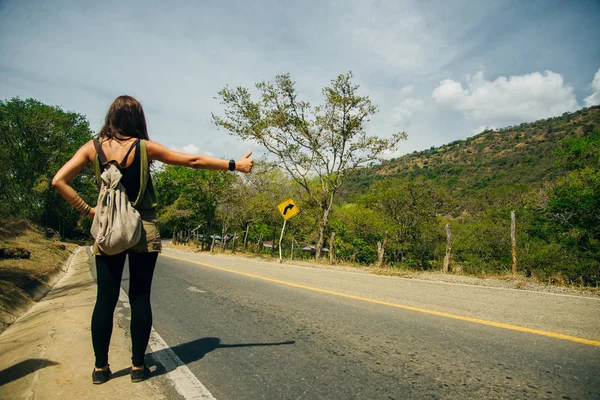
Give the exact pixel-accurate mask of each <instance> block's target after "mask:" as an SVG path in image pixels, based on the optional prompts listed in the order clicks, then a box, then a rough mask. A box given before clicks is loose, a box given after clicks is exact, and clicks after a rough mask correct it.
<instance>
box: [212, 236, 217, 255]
mask: <svg viewBox="0 0 600 400" xmlns="http://www.w3.org/2000/svg"><path fill="white" fill-rule="evenodd" d="M216 236H217V235H215V234H213V240H212V244H211V246H210V251H211V252H213V254H214V252H215V240H216Z"/></svg>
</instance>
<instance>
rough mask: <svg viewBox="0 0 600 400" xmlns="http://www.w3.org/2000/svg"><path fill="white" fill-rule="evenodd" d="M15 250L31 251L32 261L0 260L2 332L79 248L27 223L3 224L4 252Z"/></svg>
mask: <svg viewBox="0 0 600 400" xmlns="http://www.w3.org/2000/svg"><path fill="white" fill-rule="evenodd" d="M13 247H21V248H24V249H27V250H29V251H30V252H31V257H30V258H29V259H1V260H0V331H2V330H4V329H5V328H6V327H7V326H8V325H9V324H10V323H11V322H12V321H13V320H14V319H15V318H16V317H17V316H18V315H19V314H20V313H21V312H23V310H24V309H25V308H26V307H28V306H29V305H31V303H32V302H33V300H35V298H34V296H35V293H38V292H39V288H40V287H42V286H43V285H46V284H47V283H48V282H49V280H50V278H51V277H52V276H53V275H54V274H56V273H57V272H58V271H59V270H60V266H61V264H62V263H63V262H64V261H65V260H66V259H67V258H68V256H69V255H71V253H72V252H73V251H74V250H75V249H76V248H77V245H76V244H72V243H64V242H61V241H59V240H58V239H57V238H51V239H48V238H46V235H45V233H44V230H43V229H42V228H40V227H38V226H36V225H34V224H32V223H31V222H29V221H27V220H23V219H3V220H0V248H13Z"/></svg>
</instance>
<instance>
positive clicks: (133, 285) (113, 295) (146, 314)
mask: <svg viewBox="0 0 600 400" xmlns="http://www.w3.org/2000/svg"><path fill="white" fill-rule="evenodd" d="M125 255H126V254H125V253H121V254H117V255H114V256H96V273H97V281H98V295H97V297H96V306H95V307H94V313H93V314H92V344H93V346H94V354H95V355H96V368H102V367H104V366H106V364H108V346H109V344H110V337H111V335H112V329H113V314H114V312H115V307H116V306H117V301H118V300H119V291H120V287H121V277H122V275H123V267H124V266H125ZM157 258H158V253H156V252H154V253H130V254H129V304H130V305H131V324H130V329H131V345H132V346H131V347H132V357H131V361H132V362H133V365H134V366H136V367H140V366H142V365H144V354H145V352H146V346H148V340H149V339H150V330H151V329H152V308H151V307H150V289H151V286H152V275H153V274H154V267H155V266H156V259H157Z"/></svg>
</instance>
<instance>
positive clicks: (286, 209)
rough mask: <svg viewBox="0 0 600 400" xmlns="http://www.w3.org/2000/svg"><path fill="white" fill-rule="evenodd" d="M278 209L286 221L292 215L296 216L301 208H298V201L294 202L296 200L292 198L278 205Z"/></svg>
mask: <svg viewBox="0 0 600 400" xmlns="http://www.w3.org/2000/svg"><path fill="white" fill-rule="evenodd" d="M277 209H278V210H279V212H280V213H281V216H282V217H283V219H285V220H286V221H287V220H288V219H290V218H292V217H295V216H296V215H298V213H299V212H300V209H299V208H298V206H297V205H296V203H294V200H292V199H291V198H290V199H287V200H286V201H284V202H283V203H281V204H279V205H278V206H277Z"/></svg>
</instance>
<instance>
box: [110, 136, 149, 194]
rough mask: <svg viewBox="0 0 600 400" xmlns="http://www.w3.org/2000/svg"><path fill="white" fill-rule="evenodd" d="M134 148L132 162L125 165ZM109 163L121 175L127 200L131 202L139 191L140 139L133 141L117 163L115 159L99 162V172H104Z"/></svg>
mask: <svg viewBox="0 0 600 400" xmlns="http://www.w3.org/2000/svg"><path fill="white" fill-rule="evenodd" d="M133 149H135V150H134V151H135V153H134V156H133V162H132V163H131V164H130V165H129V166H127V167H125V166H124V165H125V163H127V158H128V157H129V153H130V152H131V151H132V150H133ZM109 164H114V165H116V166H117V168H118V169H119V171H121V174H122V175H123V177H122V178H121V183H122V184H123V187H124V188H125V192H126V193H127V197H128V198H129V201H131V202H132V203H133V202H134V201H135V200H136V199H137V196H138V193H139V191H140V181H141V174H140V141H139V140H136V141H135V143H133V144H132V145H131V147H130V148H129V150H128V151H127V154H126V155H125V157H124V158H123V161H121V162H120V163H118V162H117V161H116V160H109V161H107V162H105V163H100V173H102V172H104V170H105V169H106V168H107V167H108V165H109Z"/></svg>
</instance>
